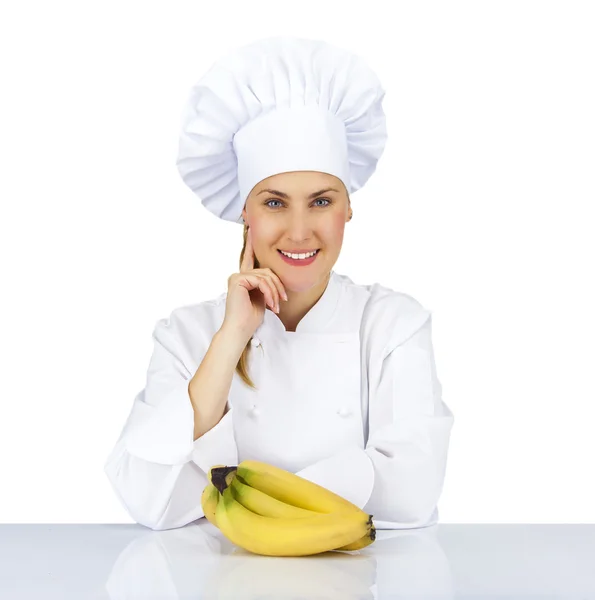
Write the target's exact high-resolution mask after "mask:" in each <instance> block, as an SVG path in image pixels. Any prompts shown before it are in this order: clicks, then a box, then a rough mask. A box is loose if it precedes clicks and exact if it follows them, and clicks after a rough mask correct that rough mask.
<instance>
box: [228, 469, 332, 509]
mask: <svg viewBox="0 0 595 600" xmlns="http://www.w3.org/2000/svg"><path fill="white" fill-rule="evenodd" d="M231 491H232V495H233V496H234V498H235V499H236V500H237V501H238V502H239V503H240V504H241V505H242V506H243V507H244V508H247V509H248V510H251V511H252V512H254V513H256V514H257V515H261V516H263V517H275V518H281V519H294V518H298V519H299V518H303V517H314V516H316V515H319V514H322V513H318V512H315V511H313V510H306V509H305V508H299V507H297V506H292V505H291V504H287V503H286V502H281V500H277V499H276V498H273V497H272V496H269V495H268V494H265V493H264V492H261V491H260V490H257V489H256V488H253V487H250V486H249V485H246V484H245V483H242V482H241V481H240V479H239V478H238V477H235V478H234V480H233V481H232V482H231Z"/></svg>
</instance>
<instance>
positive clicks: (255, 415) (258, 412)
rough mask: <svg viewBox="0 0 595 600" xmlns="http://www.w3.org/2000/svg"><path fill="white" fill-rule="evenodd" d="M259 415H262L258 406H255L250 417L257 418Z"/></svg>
mask: <svg viewBox="0 0 595 600" xmlns="http://www.w3.org/2000/svg"><path fill="white" fill-rule="evenodd" d="M259 414H260V411H259V410H258V408H256V404H253V405H252V408H251V409H250V416H251V417H257V416H258V415H259Z"/></svg>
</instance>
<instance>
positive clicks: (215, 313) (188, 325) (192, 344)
mask: <svg viewBox="0 0 595 600" xmlns="http://www.w3.org/2000/svg"><path fill="white" fill-rule="evenodd" d="M224 315H225V294H221V295H220V296H218V297H217V298H215V299H212V300H204V301H202V302H198V303H195V304H187V305H183V306H179V307H177V308H174V309H173V310H172V311H171V312H170V314H169V315H168V316H167V317H163V318H161V319H159V320H158V321H157V322H156V323H155V327H154V330H153V339H154V340H155V341H156V342H158V343H160V344H161V345H163V346H165V347H166V348H167V349H168V350H170V351H171V352H172V353H175V354H176V355H182V356H185V357H186V360H185V361H184V362H185V363H186V362H187V363H189V368H194V367H195V365H196V366H197V365H198V364H199V363H200V361H201V360H202V358H203V357H204V355H205V354H206V352H207V350H208V348H209V346H210V344H211V341H212V339H213V336H214V335H215V333H217V331H218V330H219V329H220V327H221V324H222V323H223V317H224Z"/></svg>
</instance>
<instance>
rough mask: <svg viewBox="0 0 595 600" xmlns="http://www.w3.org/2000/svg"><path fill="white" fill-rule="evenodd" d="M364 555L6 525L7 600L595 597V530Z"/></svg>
mask: <svg viewBox="0 0 595 600" xmlns="http://www.w3.org/2000/svg"><path fill="white" fill-rule="evenodd" d="M377 534H378V535H377V538H376V541H375V542H374V543H373V544H372V545H370V546H368V547H367V548H364V549H363V550H360V551H358V552H351V553H345V552H326V553H324V554H318V555H313V556H307V557H295V558H294V557H268V556H260V555H255V554H251V553H249V552H247V551H245V550H243V549H241V548H238V547H237V546H234V545H233V544H231V542H229V541H228V540H227V538H225V537H224V536H223V535H222V534H221V532H220V531H219V530H218V529H217V528H215V527H213V526H212V525H211V524H210V523H208V522H207V521H206V520H205V519H199V520H198V521H195V522H194V523H191V524H189V525H187V526H185V527H181V528H179V529H170V530H166V531H152V530H150V529H147V528H146V527H143V526H142V525H137V524H132V525H59V524H40V525H35V524H4V525H2V524H0V598H2V599H4V598H5V599H6V600H21V599H25V598H26V599H27V600H31V599H36V600H70V599H71V598H72V599H74V598H76V599H77V600H82V599H85V598H92V599H95V600H97V599H107V598H109V599H112V600H113V599H118V600H121V599H124V598H131V599H132V598H133V599H139V600H140V599H143V600H156V599H166V598H167V599H169V598H172V599H173V598H180V599H181V598H183V599H189V598H192V599H196V600H198V599H203V598H205V599H206V598H230V599H233V600H243V599H245V598H254V599H256V598H258V599H261V600H262V599H265V598H266V599H270V600H282V599H285V598H320V599H321V600H331V599H334V598H338V599H341V600H350V599H352V598H353V599H355V598H357V599H364V598H365V599H368V598H369V599H385V598H386V599H389V598H390V599H391V600H393V599H395V598H398V599H409V598H417V599H420V598H428V599H429V598H473V599H475V598H478V599H483V598H489V599H490V600H494V599H500V598H532V599H533V600H535V599H539V600H550V599H553V598H564V599H576V600H579V599H580V600H587V599H595V525H590V524H589V525H574V524H571V525H563V524H560V525H522V524H520V525H517V524H505V525H499V524H479V525H466V524H464V525H457V524H441V523H438V524H437V525H433V526H431V527H426V528H422V529H411V530H398V531H387V530H380V531H378V532H377Z"/></svg>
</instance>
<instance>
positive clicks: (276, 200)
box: [264, 198, 333, 208]
mask: <svg viewBox="0 0 595 600" xmlns="http://www.w3.org/2000/svg"><path fill="white" fill-rule="evenodd" d="M318 200H326V201H327V203H328V204H324V205H320V204H319V205H318V206H320V207H321V208H322V207H324V206H328V205H329V204H332V203H333V201H332V200H331V199H330V198H316V200H314V202H317V201H318ZM269 202H281V203H283V201H282V200H279V199H278V198H271V199H270V200H266V201H265V203H264V204H265V206H268V207H269V208H278V207H277V206H269Z"/></svg>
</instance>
